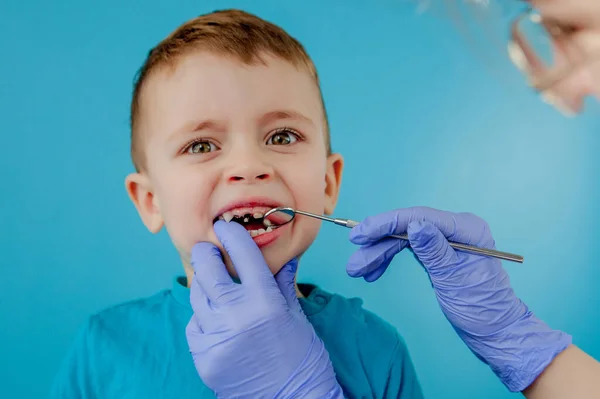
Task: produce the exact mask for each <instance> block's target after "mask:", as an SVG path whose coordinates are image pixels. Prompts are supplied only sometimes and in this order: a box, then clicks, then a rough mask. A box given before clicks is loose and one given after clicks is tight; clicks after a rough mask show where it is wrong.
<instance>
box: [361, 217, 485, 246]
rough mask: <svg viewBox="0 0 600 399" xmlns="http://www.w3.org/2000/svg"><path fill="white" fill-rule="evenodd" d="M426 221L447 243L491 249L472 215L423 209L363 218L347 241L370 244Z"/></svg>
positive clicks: (482, 225)
mask: <svg viewBox="0 0 600 399" xmlns="http://www.w3.org/2000/svg"><path fill="white" fill-rule="evenodd" d="M416 221H426V222H429V223H431V224H433V225H434V226H435V227H437V228H438V229H439V230H440V231H441V232H442V234H443V235H444V236H445V237H446V238H447V239H448V240H451V241H455V242H460V243H463V244H470V245H477V246H482V247H486V248H493V245H494V240H493V238H492V235H491V233H490V230H489V226H488V225H487V223H486V222H485V221H484V220H483V219H481V218H479V217H478V216H476V215H473V214H472V213H452V212H446V211H441V210H438V209H433V208H427V207H413V208H405V209H398V210H395V211H390V212H386V213H382V214H379V215H375V216H370V217H368V218H366V219H365V220H364V221H363V222H361V223H359V224H358V225H357V226H356V227H354V228H353V229H352V230H351V231H350V241H351V242H352V243H354V244H357V245H366V244H371V243H374V242H376V241H379V240H381V239H382V238H384V237H387V236H390V235H392V234H402V233H406V232H407V229H408V225H409V224H410V223H411V222H416Z"/></svg>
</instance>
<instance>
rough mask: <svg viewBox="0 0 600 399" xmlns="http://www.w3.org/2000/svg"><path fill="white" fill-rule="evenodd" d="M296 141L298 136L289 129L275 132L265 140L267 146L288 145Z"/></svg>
mask: <svg viewBox="0 0 600 399" xmlns="http://www.w3.org/2000/svg"><path fill="white" fill-rule="evenodd" d="M296 141H298V134H297V133H295V132H294V131H292V130H290V129H280V130H277V131H276V132H275V133H273V135H272V136H271V137H269V139H268V140H267V145H290V144H293V143H295V142H296Z"/></svg>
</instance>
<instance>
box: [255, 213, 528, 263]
mask: <svg viewBox="0 0 600 399" xmlns="http://www.w3.org/2000/svg"><path fill="white" fill-rule="evenodd" d="M296 214H298V215H304V216H308V217H311V218H316V219H321V220H324V221H326V222H331V223H335V224H337V225H339V226H344V227H348V228H353V227H354V226H356V225H358V222H356V221H354V220H350V219H338V218H330V217H327V216H323V215H317V214H314V213H310V212H304V211H299V210H297V209H292V208H287V207H278V208H273V209H271V210H269V211H268V212H267V213H265V216H264V217H263V224H264V225H265V226H267V227H271V228H277V227H281V226H283V225H285V224H288V223H290V222H291V221H292V220H294V218H295V217H296ZM389 237H394V238H399V239H401V240H408V235H406V234H398V235H390V236H389ZM449 244H450V246H451V247H452V248H454V249H458V250H461V251H466V252H471V253H475V254H478V255H484V256H491V257H493V258H499V259H504V260H508V261H511V262H517V263H523V257H522V256H520V255H515V254H511V253H508V252H501V251H496V250H494V249H487V248H479V247H474V246H472V245H465V244H460V243H457V242H449Z"/></svg>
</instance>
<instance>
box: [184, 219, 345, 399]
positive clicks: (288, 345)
mask: <svg viewBox="0 0 600 399" xmlns="http://www.w3.org/2000/svg"><path fill="white" fill-rule="evenodd" d="M214 229H215V232H216V234H217V237H218V238H219V241H220V242H221V243H222V244H223V247H224V248H225V250H226V251H227V253H228V254H229V256H230V257H231V260H232V262H233V264H234V266H235V268H236V271H237V273H238V275H239V278H240V281H241V284H237V283H235V282H234V281H233V280H232V279H231V277H230V275H229V273H228V272H227V269H226V268H225V264H224V263H223V260H222V257H221V253H220V252H219V249H218V248H217V247H216V246H215V245H213V244H211V243H205V242H203V243H199V244H196V245H195V246H194V248H193V249H192V262H191V263H192V266H193V267H194V271H195V274H194V279H193V281H192V284H191V293H190V301H191V304H192V308H193V310H194V315H193V317H192V319H191V320H190V322H189V324H188V326H187V329H186V335H187V340H188V344H189V348H190V352H191V354H192V356H193V359H194V364H195V365H196V369H197V371H198V374H199V375H200V377H201V378H202V380H203V382H204V383H205V384H206V385H207V386H208V387H209V388H210V389H212V390H213V391H215V393H216V395H217V397H219V398H234V397H235V398H249V399H250V398H251V399H258V398H292V397H294V398H296V397H302V398H343V394H342V389H341V387H340V386H339V384H338V382H337V380H336V377H335V373H334V370H333V366H332V364H331V361H330V359H329V354H328V353H327V350H326V349H325V347H324V345H323V341H321V339H320V338H319V337H318V336H317V335H316V333H315V331H314V329H313V327H312V325H311V324H310V323H309V321H308V319H307V318H306V316H305V315H304V313H303V312H302V309H301V307H300V303H299V302H298V298H297V296H296V289H295V283H294V281H295V275H296V268H297V265H298V263H297V260H295V259H294V260H292V261H290V262H289V263H288V264H286V265H285V266H284V267H283V268H282V269H281V271H280V272H279V273H277V275H276V276H275V277H273V274H272V273H271V271H270V270H269V267H268V266H267V264H266V262H265V260H264V258H263V256H262V253H261V252H260V250H259V248H258V247H257V246H256V244H255V243H254V241H253V240H252V238H251V237H250V234H249V233H248V232H247V231H246V230H245V229H244V228H243V227H242V226H241V225H239V224H237V223H235V222H231V223H226V222H224V221H218V222H216V223H215V225H214Z"/></svg>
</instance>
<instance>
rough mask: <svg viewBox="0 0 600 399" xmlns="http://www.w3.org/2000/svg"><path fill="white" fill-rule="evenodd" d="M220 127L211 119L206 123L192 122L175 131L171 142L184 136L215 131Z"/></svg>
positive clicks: (205, 121) (170, 138)
mask: <svg viewBox="0 0 600 399" xmlns="http://www.w3.org/2000/svg"><path fill="white" fill-rule="evenodd" d="M218 126H219V125H218V123H217V122H216V121H214V120H211V119H207V120H204V121H191V122H188V123H186V124H185V125H183V126H182V127H180V128H179V129H177V130H175V131H174V132H173V133H172V134H171V136H170V137H169V140H172V139H177V138H178V137H180V136H182V135H187V134H189V133H198V132H201V131H203V130H214V129H217V128H218Z"/></svg>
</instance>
